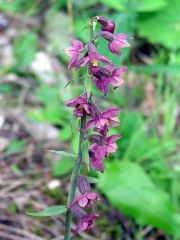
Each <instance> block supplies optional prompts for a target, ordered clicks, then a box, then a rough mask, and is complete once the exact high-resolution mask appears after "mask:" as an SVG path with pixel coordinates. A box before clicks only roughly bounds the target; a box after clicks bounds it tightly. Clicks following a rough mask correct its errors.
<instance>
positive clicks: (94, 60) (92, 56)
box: [77, 42, 110, 68]
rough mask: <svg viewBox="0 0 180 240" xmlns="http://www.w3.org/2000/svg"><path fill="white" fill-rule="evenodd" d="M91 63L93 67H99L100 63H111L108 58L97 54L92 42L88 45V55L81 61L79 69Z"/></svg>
mask: <svg viewBox="0 0 180 240" xmlns="http://www.w3.org/2000/svg"><path fill="white" fill-rule="evenodd" d="M89 61H90V63H91V64H92V65H97V64H98V62H103V63H106V64H109V63H110V61H109V60H108V59H107V58H105V57H104V56H103V55H101V54H99V53H98V52H97V49H96V47H95V46H94V44H93V43H91V42H89V43H88V44H87V54H86V55H85V56H84V57H83V58H81V59H80V60H79V63H78V67H77V68H79V67H82V66H84V65H85V64H86V63H88V62H89Z"/></svg>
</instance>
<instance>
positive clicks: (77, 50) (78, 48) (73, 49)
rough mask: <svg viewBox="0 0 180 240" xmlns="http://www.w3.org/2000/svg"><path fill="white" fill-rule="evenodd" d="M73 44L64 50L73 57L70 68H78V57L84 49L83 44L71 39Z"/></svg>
mask: <svg viewBox="0 0 180 240" xmlns="http://www.w3.org/2000/svg"><path fill="white" fill-rule="evenodd" d="M70 39H71V42H72V44H73V46H70V47H67V48H65V49H64V51H65V53H66V54H67V55H68V56H70V57H71V61H70V62H69V65H68V68H77V65H78V57H79V55H80V54H81V52H82V51H83V49H84V46H83V44H82V42H80V41H79V40H77V39H76V38H74V37H71V38H70Z"/></svg>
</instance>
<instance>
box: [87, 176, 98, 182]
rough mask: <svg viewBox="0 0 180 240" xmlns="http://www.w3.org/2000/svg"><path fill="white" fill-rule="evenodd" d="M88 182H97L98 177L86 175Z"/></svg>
mask: <svg viewBox="0 0 180 240" xmlns="http://www.w3.org/2000/svg"><path fill="white" fill-rule="evenodd" d="M86 178H87V180H88V182H89V183H97V182H99V179H98V178H95V177H86Z"/></svg>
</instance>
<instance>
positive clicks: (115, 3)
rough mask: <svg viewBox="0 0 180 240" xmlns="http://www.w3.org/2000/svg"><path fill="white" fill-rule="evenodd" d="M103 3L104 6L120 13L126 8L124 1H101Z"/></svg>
mask: <svg viewBox="0 0 180 240" xmlns="http://www.w3.org/2000/svg"><path fill="white" fill-rule="evenodd" d="M101 3H103V4H104V5H106V6H108V7H110V8H113V9H115V10H119V11H121V10H122V9H123V8H124V4H123V1H121V0H113V1H109V0H101Z"/></svg>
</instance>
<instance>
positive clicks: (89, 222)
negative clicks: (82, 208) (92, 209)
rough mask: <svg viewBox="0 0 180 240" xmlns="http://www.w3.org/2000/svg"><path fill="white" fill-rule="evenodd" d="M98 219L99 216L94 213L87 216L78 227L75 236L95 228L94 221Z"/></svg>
mask: <svg viewBox="0 0 180 240" xmlns="http://www.w3.org/2000/svg"><path fill="white" fill-rule="evenodd" d="M97 217H98V214H96V213H93V214H89V215H87V216H85V217H84V218H83V219H82V220H81V221H80V222H79V223H78V225H77V226H76V229H75V230H74V235H75V236H77V234H78V232H79V231H80V232H84V231H86V230H90V229H92V228H93V226H94V225H93V220H94V219H96V218H97Z"/></svg>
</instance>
